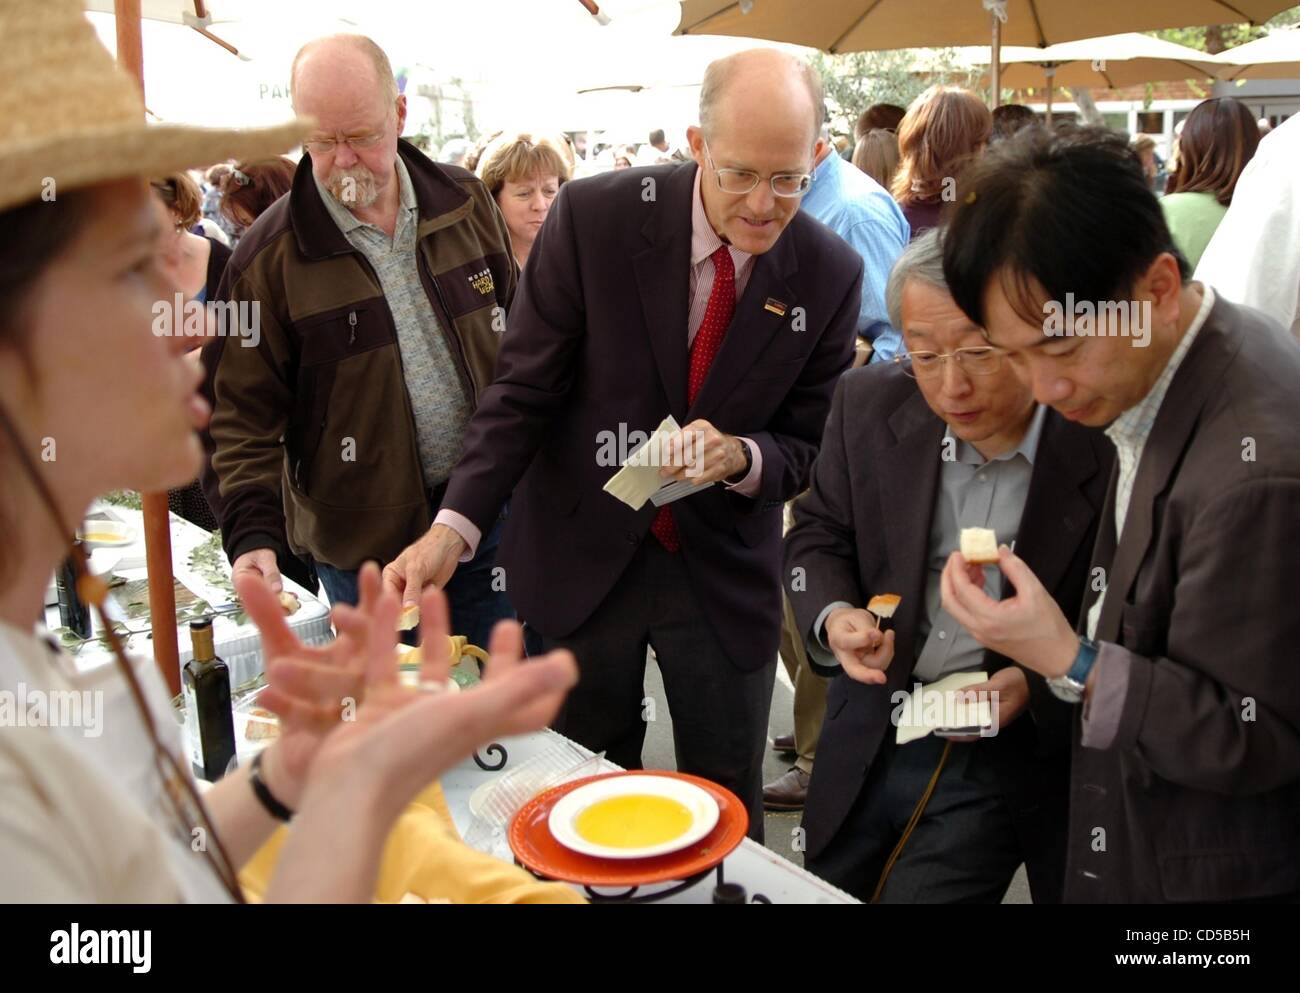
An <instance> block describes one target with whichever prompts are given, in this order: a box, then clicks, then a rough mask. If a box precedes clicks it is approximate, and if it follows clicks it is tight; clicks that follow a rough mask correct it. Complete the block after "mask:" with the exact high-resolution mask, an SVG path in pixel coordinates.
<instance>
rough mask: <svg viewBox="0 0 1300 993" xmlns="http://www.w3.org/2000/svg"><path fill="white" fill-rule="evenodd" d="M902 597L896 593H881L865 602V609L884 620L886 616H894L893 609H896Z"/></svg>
mask: <svg viewBox="0 0 1300 993" xmlns="http://www.w3.org/2000/svg"><path fill="white" fill-rule="evenodd" d="M902 599H903V598H902V597H901V596H899V595H898V594H897V593H881V594H879V595H877V596H873V597H872V598H871V602H870V603H868V604H867V610H869V611H870V612H871V613H873V614H875V615H876V616H877V617H879V618H880V619H881V620H884V619H885V618H886V617H893V616H894V611H895V610H897V609H898V604H899V603H900V602H901V601H902Z"/></svg>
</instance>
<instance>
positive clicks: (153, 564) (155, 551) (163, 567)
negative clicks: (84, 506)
mask: <svg viewBox="0 0 1300 993" xmlns="http://www.w3.org/2000/svg"><path fill="white" fill-rule="evenodd" d="M113 8H114V13H115V14H116V17H117V23H116V27H117V59H118V62H120V63H121V65H122V68H124V69H125V70H126V71H127V72H128V73H130V74H131V76H132V77H133V78H134V79H135V81H136V83H138V84H139V86H140V94H141V96H142V97H143V95H144V36H143V33H142V31H141V27H140V0H113ZM143 504H144V554H145V565H146V566H147V569H148V574H149V625H150V627H151V628H152V630H153V657H154V661H155V662H156V663H157V664H158V668H159V669H160V670H161V671H162V675H163V680H164V681H165V682H166V683H167V687H168V690H169V691H170V692H171V693H172V695H173V696H174V695H176V694H177V693H179V692H180V691H181V668H180V655H179V653H178V651H177V645H176V589H175V587H174V585H173V583H174V580H173V579H172V535H171V527H170V523H171V522H170V519H169V517H168V513H167V494H166V493H145V494H144V495H143Z"/></svg>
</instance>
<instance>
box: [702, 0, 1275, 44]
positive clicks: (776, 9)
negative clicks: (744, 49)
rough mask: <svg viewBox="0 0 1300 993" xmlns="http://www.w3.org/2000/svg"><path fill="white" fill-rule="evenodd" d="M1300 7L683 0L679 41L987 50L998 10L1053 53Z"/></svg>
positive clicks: (1023, 39)
mask: <svg viewBox="0 0 1300 993" xmlns="http://www.w3.org/2000/svg"><path fill="white" fill-rule="evenodd" d="M1293 3H1294V0H1005V2H1001V0H683V2H682V17H681V21H680V23H679V24H678V27H677V31H678V33H679V34H726V35H742V36H747V37H750V38H767V39H771V40H774V41H785V42H790V43H792V44H796V45H807V46H809V47H811V48H820V49H822V50H823V51H826V52H831V53H837V52H863V51H881V50H887V49H894V48H924V47H937V46H959V45H978V44H980V43H981V42H983V41H985V40H987V39H988V38H989V34H990V24H991V18H992V16H993V15H991V14H990V9H991V8H997V9H1000V10H1001V11H1003V12H1004V13H1005V15H1006V19H1005V22H1004V23H1002V24H1001V31H1000V34H1001V41H1002V43H1004V44H1008V45H1033V46H1037V47H1044V46H1047V45H1051V44H1057V43H1059V42H1063V41H1074V40H1076V39H1080V38H1092V37H1096V36H1099V35H1104V34H1110V33H1113V32H1114V31H1115V30H1116V28H1122V29H1124V30H1128V31H1152V30H1155V29H1157V28H1180V27H1190V26H1199V25H1203V24H1236V23H1240V22H1242V21H1250V22H1252V23H1255V24H1262V23H1263V22H1264V21H1266V20H1268V19H1269V18H1270V17H1272V16H1273V15H1274V14H1277V13H1278V12H1280V11H1283V10H1286V9H1287V8H1288V7H1291V6H1293Z"/></svg>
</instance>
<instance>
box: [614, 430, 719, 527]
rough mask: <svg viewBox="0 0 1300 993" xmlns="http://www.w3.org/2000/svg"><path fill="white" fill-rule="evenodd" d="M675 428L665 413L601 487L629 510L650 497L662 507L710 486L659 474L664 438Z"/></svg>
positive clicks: (664, 443)
mask: <svg viewBox="0 0 1300 993" xmlns="http://www.w3.org/2000/svg"><path fill="white" fill-rule="evenodd" d="M679 430H681V429H680V428H679V427H678V425H677V420H676V418H674V417H673V416H672V415H671V414H669V415H668V416H667V417H665V418H664V419H663V420H662V421H660V422H659V426H658V427H657V428H655V430H654V433H653V434H651V435H650V437H649V438H647V439H646V440H645V442H644V443H643V444H641V445H638V446H637V448H636V450H635V451H633V452H632V453H631V454H630V455H629V456H628V457H627V459H626V461H624V463H623V468H621V469H619V471H618V472H616V473H614V475H612V476H610V477H609V480H608V481H607V482H606V483H605V485H604V486H603V487H602V489H603V490H604V491H605V492H606V493H608V494H610V496H613V497H616V498H618V499H619V500H622V501H623V502H624V503H625V504H627V505H628V506H629V507H631V508H632V509H633V510H640V509H641V508H642V507H644V506H645V502H646V501H647V500H653V501H654V504H655V506H656V507H662V506H663V505H664V504H666V503H672V502H673V501H674V500H680V499H681V498H682V497H684V496H690V495H691V494H692V493H695V492H697V491H699V490H702V489H707V488H708V487H709V486H712V485H713V484H712V483H706V484H705V485H704V486H697V485H696V484H695V483H694V482H693V481H692V480H689V479H686V480H671V481H669V482H667V483H665V482H664V478H663V477H662V476H661V475H659V470H660V468H661V467H662V461H663V453H665V452H667V451H668V439H669V438H671V437H672V436H673V435H674V434H676V433H677V432H678V431H679Z"/></svg>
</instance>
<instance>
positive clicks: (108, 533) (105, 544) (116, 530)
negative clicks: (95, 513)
mask: <svg viewBox="0 0 1300 993" xmlns="http://www.w3.org/2000/svg"><path fill="white" fill-rule="evenodd" d="M87 534H93V535H95V537H94V538H88V537H86V535H87ZM77 537H78V538H80V539H81V540H82V541H84V542H85V543H86V544H87V545H89V546H90V547H91V548H118V547H120V546H122V545H129V544H131V543H132V542H134V541H135V537H136V533H135V528H133V527H131V525H129V524H123V523H122V522H121V521H86V522H84V523H83V524H82V525H81V527H79V528H78V529H77Z"/></svg>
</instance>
